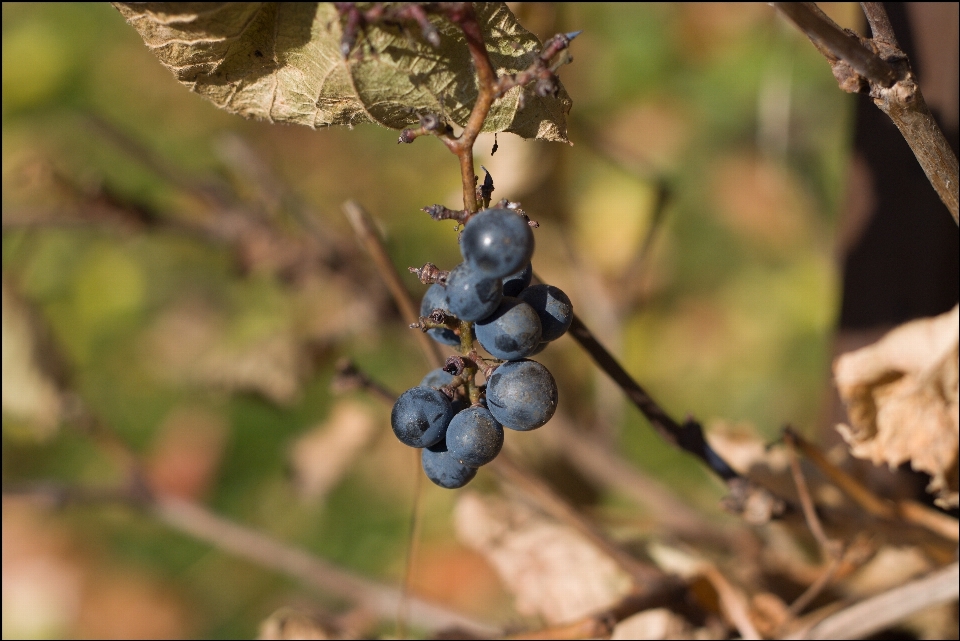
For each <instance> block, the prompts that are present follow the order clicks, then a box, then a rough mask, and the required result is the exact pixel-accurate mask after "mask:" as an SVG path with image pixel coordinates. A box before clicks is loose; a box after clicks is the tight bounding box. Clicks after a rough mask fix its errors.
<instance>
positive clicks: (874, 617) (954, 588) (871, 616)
mask: <svg viewBox="0 0 960 641" xmlns="http://www.w3.org/2000/svg"><path fill="white" fill-rule="evenodd" d="M958 596H960V564H957V563H953V564H951V565H948V566H947V567H945V568H942V569H940V570H937V571H935V572H931V573H930V574H928V575H927V576H925V577H923V578H921V579H917V580H916V581H911V582H909V583H906V584H904V585H900V586H897V587H895V588H893V589H892V590H887V591H886V592H883V593H881V594H878V595H876V596H874V597H870V598H869V599H865V600H863V601H861V602H859V603H857V604H855V605H852V606H850V607H848V608H846V609H844V610H841V611H840V612H837V613H836V614H833V615H831V616H828V617H827V618H826V619H824V620H822V621H820V622H819V623H817V624H816V625H814V626H813V627H812V628H810V629H808V630H806V631H802V632H800V633H798V634H796V635H791V636H788V637H786V638H788V639H863V638H865V637H869V636H871V635H873V634H875V633H877V632H880V631H881V630H883V629H885V628H888V627H890V626H892V625H893V624H895V623H897V622H898V621H901V620H902V619H904V618H906V617H908V616H910V615H911V614H914V613H916V612H919V611H921V610H923V609H925V608H928V607H930V606H934V605H939V604H941V603H949V602H950V601H955V600H956V599H957V597H958Z"/></svg>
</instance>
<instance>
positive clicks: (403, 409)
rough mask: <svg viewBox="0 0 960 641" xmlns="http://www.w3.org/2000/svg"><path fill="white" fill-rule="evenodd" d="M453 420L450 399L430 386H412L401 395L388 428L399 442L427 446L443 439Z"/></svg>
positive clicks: (413, 445)
mask: <svg viewBox="0 0 960 641" xmlns="http://www.w3.org/2000/svg"><path fill="white" fill-rule="evenodd" d="M451 418H453V407H452V404H451V402H450V399H449V398H447V397H446V396H445V395H444V394H443V393H442V392H440V391H439V390H435V389H433V388H430V387H414V388H412V389H408V390H407V391H406V392H404V393H403V394H401V395H400V398H398V399H397V402H396V403H394V404H393V411H392V412H391V413H390V425H391V426H392V427H393V433H394V434H396V435H397V438H398V439H400V442H401V443H403V444H405V445H409V446H410V447H428V446H430V445H433V444H434V443H437V442H438V441H440V440H441V439H442V438H443V435H444V433H445V432H446V430H447V426H448V425H449V424H450V419H451Z"/></svg>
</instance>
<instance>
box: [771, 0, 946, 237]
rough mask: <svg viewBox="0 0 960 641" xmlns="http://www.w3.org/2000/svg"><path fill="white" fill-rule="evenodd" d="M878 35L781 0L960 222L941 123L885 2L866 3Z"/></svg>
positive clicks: (806, 4)
mask: <svg viewBox="0 0 960 641" xmlns="http://www.w3.org/2000/svg"><path fill="white" fill-rule="evenodd" d="M863 5H864V12H865V13H866V16H867V19H868V21H869V23H870V28H871V30H872V33H873V38H872V39H863V40H861V39H860V37H859V36H857V35H856V34H855V33H853V32H851V31H844V30H842V29H841V28H840V27H839V26H838V25H837V24H836V23H835V22H833V20H831V19H830V18H828V17H827V16H826V14H824V13H823V12H822V11H821V10H820V9H819V8H818V7H817V6H816V4H814V3H812V2H796V3H794V2H775V3H774V6H775V7H776V8H777V9H778V10H779V11H780V12H781V13H782V14H783V15H785V16H786V17H787V18H789V19H790V20H791V21H792V22H793V23H794V24H795V25H796V26H797V27H798V28H799V29H800V30H801V31H803V32H804V33H805V34H806V35H807V37H808V38H810V41H811V42H813V44H814V46H816V48H817V50H818V51H820V53H822V54H823V55H824V57H826V58H827V61H828V62H829V63H830V67H831V69H833V75H834V76H835V77H836V78H837V81H838V82H839V84H840V88H841V89H843V90H844V91H848V92H851V93H867V94H869V96H870V97H871V98H873V102H874V104H875V105H877V107H879V108H880V110H881V111H883V113H885V114H887V116H889V117H890V120H892V121H893V124H895V125H896V126H897V129H899V130H900V133H901V134H902V135H903V138H904V140H906V141H907V144H908V145H910V149H911V150H912V151H913V154H914V155H915V156H916V158H917V161H919V163H920V166H921V167H922V168H923V171H924V173H925V174H926V175H927V178H928V179H929V180H930V184H931V185H933V188H934V189H935V190H936V192H937V194H938V195H939V196H940V200H942V201H943V204H944V205H946V206H947V209H948V210H949V211H950V215H951V216H953V221H954V222H955V223H958V224H960V204H958V201H960V166H958V163H957V156H956V154H954V153H953V150H952V149H951V148H950V144H949V143H948V142H947V139H946V138H945V137H944V135H943V132H942V131H941V130H940V127H939V125H937V122H936V121H935V120H934V118H933V115H932V114H931V113H930V110H929V109H928V108H927V103H926V102H925V101H924V99H923V94H922V93H921V91H920V87H919V86H918V85H917V82H916V79H915V78H914V75H913V70H912V69H911V67H910V61H909V59H908V58H907V56H906V54H905V53H904V52H903V51H902V50H900V48H899V47H898V46H897V40H896V36H895V35H894V34H893V29H892V28H891V26H890V20H889V18H888V17H887V15H886V10H885V9H884V8H883V5H882V3H879V2H868V3H863Z"/></svg>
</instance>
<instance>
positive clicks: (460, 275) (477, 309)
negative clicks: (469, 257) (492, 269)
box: [447, 263, 503, 322]
mask: <svg viewBox="0 0 960 641" xmlns="http://www.w3.org/2000/svg"><path fill="white" fill-rule="evenodd" d="M502 298H503V281H501V280H500V279H499V278H491V277H489V276H487V275H485V274H483V273H482V272H480V271H477V270H476V269H473V268H472V267H471V266H470V265H469V264H468V263H460V264H459V265H457V266H456V267H454V268H453V270H452V271H451V272H450V275H449V276H447V303H448V304H449V306H450V311H451V312H453V315H454V316H456V317H457V318H459V319H460V320H465V321H471V322H472V321H478V320H480V319H481V318H486V317H487V316H489V315H490V313H491V312H493V310H495V309H496V308H497V305H499V304H500V300H501V299H502Z"/></svg>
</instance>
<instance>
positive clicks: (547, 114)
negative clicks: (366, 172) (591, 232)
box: [114, 2, 572, 142]
mask: <svg viewBox="0 0 960 641" xmlns="http://www.w3.org/2000/svg"><path fill="white" fill-rule="evenodd" d="M114 6H115V7H116V8H117V9H118V10H119V11H120V13H121V14H122V15H123V17H124V18H126V20H127V22H129V23H130V24H131V25H132V26H133V27H134V28H135V29H136V30H137V32H138V33H139V34H140V35H141V37H142V38H143V40H144V42H145V43H146V44H147V46H148V47H149V48H150V49H151V50H152V51H153V52H154V54H155V55H156V56H157V57H158V58H159V59H160V61H161V62H162V63H163V64H164V65H165V66H166V67H167V68H168V69H170V70H171V71H172V72H173V73H174V75H175V76H176V77H177V79H178V80H179V81H180V82H182V83H183V84H185V85H186V86H187V87H189V88H190V89H191V90H192V91H195V92H197V93H199V94H200V95H202V96H204V97H206V98H208V99H209V100H210V101H212V102H213V103H214V104H215V105H217V106H218V107H220V108H221V109H225V110H227V111H229V112H231V113H236V114H240V115H242V116H244V117H246V118H256V119H260V120H268V121H270V122H285V123H296V124H301V125H307V126H308V127H311V128H316V127H329V126H332V125H346V126H349V127H352V126H353V125H356V124H359V123H364V122H373V123H377V124H379V125H383V126H384V127H389V128H392V129H402V128H404V127H407V126H410V125H411V124H413V123H415V122H417V120H418V119H417V114H418V113H426V112H430V113H439V114H444V115H446V116H447V117H448V118H449V119H451V120H452V121H453V122H455V123H457V124H459V125H461V126H463V125H464V124H466V121H467V117H468V115H469V113H470V108H471V106H472V105H473V103H474V101H475V100H476V97H477V87H476V80H475V75H474V69H473V63H472V61H471V58H470V54H469V51H468V49H467V46H466V41H465V40H464V38H463V34H462V32H461V31H460V30H459V28H457V27H456V26H455V25H453V24H452V23H450V22H449V21H448V20H446V19H441V18H439V17H437V16H431V17H430V20H431V22H432V23H433V24H434V25H435V26H436V28H437V31H438V33H439V36H440V46H439V48H437V49H434V48H433V47H431V46H430V45H429V44H428V43H427V42H426V41H424V39H423V38H422V36H421V35H420V33H419V29H418V28H412V29H411V30H410V31H408V30H406V29H403V28H400V27H397V26H395V25H387V24H377V25H370V26H367V27H366V28H365V29H364V31H363V35H362V37H360V38H359V40H358V45H357V47H355V50H354V51H353V52H351V54H350V56H348V57H347V59H344V57H343V54H342V53H341V51H340V40H341V35H342V32H341V21H340V17H339V15H338V14H337V11H336V8H335V7H334V5H333V4H332V3H328V2H319V3H295V2H289V3H288V2H280V3H257V2H250V3H210V4H207V3H166V2H149V3H132V2H131V3H120V2H118V3H114ZM360 6H361V8H363V7H364V5H363V4H361V5H360ZM475 8H476V11H477V18H478V20H479V22H480V25H481V29H482V31H483V36H484V39H485V42H486V45H487V51H488V52H489V55H490V59H491V62H492V63H493V66H494V69H496V71H497V72H498V73H499V74H510V73H517V72H518V71H520V70H522V69H524V68H526V67H527V66H528V65H529V64H530V62H531V61H532V60H533V59H534V57H535V56H536V55H538V53H539V50H540V47H541V45H540V42H539V41H538V40H537V38H536V36H534V35H533V34H531V33H530V32H528V31H527V30H526V29H524V28H523V27H521V26H520V24H519V23H518V22H517V19H516V18H515V17H514V15H513V14H512V13H511V12H510V10H509V9H508V8H507V6H506V5H505V4H504V3H502V2H490V3H478V4H476V5H475ZM358 48H359V51H358V50H357V49H358ZM521 93H523V100H521V99H520V96H521ZM521 104H522V105H523V107H522V108H521ZM571 104H572V103H571V100H570V98H569V96H568V95H567V93H566V91H565V90H564V89H563V88H562V87H560V93H559V96H558V97H557V98H554V97H551V96H547V97H540V96H537V95H536V94H535V93H534V92H533V91H531V90H529V89H522V88H519V87H517V88H514V89H513V90H511V91H510V92H509V93H507V94H506V95H505V96H504V97H503V98H501V99H500V100H498V101H497V102H496V103H495V104H494V105H493V108H492V109H491V111H490V115H489V117H488V118H487V121H486V123H485V124H484V131H508V132H512V133H515V134H517V135H519V136H522V137H523V138H537V139H541V140H552V141H560V142H566V141H567V138H566V114H567V112H569V111H570V106H571Z"/></svg>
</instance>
